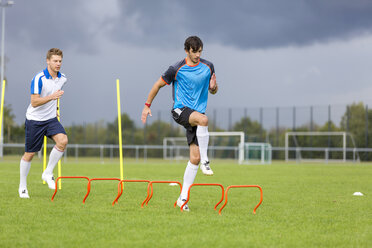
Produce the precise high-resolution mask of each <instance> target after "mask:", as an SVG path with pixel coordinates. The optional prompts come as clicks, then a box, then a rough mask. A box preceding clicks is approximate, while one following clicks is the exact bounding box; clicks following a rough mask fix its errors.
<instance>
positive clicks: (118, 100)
mask: <svg viewBox="0 0 372 248" xmlns="http://www.w3.org/2000/svg"><path fill="white" fill-rule="evenodd" d="M116 93H117V102H118V130H119V157H120V179H121V180H123V179H124V172H123V151H122V146H123V145H122V138H121V109H120V86H119V79H116ZM123 187H124V184H123Z"/></svg>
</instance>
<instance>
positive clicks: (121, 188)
mask: <svg viewBox="0 0 372 248" xmlns="http://www.w3.org/2000/svg"><path fill="white" fill-rule="evenodd" d="M123 182H134V183H136V182H147V183H150V180H131V179H124V180H120V182H119V183H118V195H117V196H116V198H115V200H114V201H113V202H112V206H114V205H115V202H118V200H119V198H120V197H121V195H122V194H123V191H124V190H123ZM119 191H120V192H119ZM148 197H149V190H147V197H146V199H145V200H147V198H148ZM141 207H143V204H142V205H141Z"/></svg>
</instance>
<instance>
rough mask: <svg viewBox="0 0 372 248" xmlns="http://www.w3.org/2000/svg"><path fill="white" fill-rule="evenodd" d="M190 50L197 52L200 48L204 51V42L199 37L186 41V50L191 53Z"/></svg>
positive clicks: (192, 37)
mask: <svg viewBox="0 0 372 248" xmlns="http://www.w3.org/2000/svg"><path fill="white" fill-rule="evenodd" d="M190 48H191V49H192V50H193V51H194V52H196V51H198V50H199V48H201V49H203V42H202V40H201V39H200V38H199V37H198V36H190V37H189V38H187V39H186V40H185V50H186V51H190Z"/></svg>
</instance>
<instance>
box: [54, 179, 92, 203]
mask: <svg viewBox="0 0 372 248" xmlns="http://www.w3.org/2000/svg"><path fill="white" fill-rule="evenodd" d="M62 178H74V179H80V178H83V179H87V180H88V182H89V178H88V177H84V176H77V177H76V176H63V177H57V179H56V189H55V190H54V194H53V196H52V201H53V200H54V197H55V195H56V194H57V190H58V187H57V182H58V181H59V180H61V179H62Z"/></svg>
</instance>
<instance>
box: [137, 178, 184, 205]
mask: <svg viewBox="0 0 372 248" xmlns="http://www.w3.org/2000/svg"><path fill="white" fill-rule="evenodd" d="M153 183H177V184H178V185H179V186H180V194H181V191H182V184H181V183H180V182H178V181H151V182H150V183H149V185H148V186H147V198H146V199H145V200H144V201H143V202H142V205H141V207H143V205H144V204H146V206H147V204H148V203H149V201H150V200H151V198H152V195H153V193H154V190H153V187H152V184H153ZM150 189H151V193H149V192H150ZM176 205H177V200H176V202H175V203H174V207H176Z"/></svg>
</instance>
